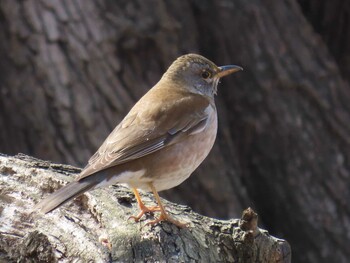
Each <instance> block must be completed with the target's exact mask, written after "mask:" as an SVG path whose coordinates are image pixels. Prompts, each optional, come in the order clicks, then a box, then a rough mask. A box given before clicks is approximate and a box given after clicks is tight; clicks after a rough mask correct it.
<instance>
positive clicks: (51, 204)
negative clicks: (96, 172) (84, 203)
mask: <svg viewBox="0 0 350 263" xmlns="http://www.w3.org/2000/svg"><path fill="white" fill-rule="evenodd" d="M96 184H97V182H94V181H90V180H89V181H73V182H71V183H69V184H67V185H65V186H63V187H62V188H61V189H59V190H57V191H56V192H54V193H52V194H51V195H49V196H48V197H47V198H45V199H44V200H42V201H40V202H39V203H38V204H36V205H35V207H34V209H35V210H40V211H41V212H43V213H45V214H46V213H48V212H50V211H52V210H54V209H56V208H57V207H59V206H61V205H62V204H64V203H65V202H68V201H69V200H71V199H73V198H74V197H77V196H78V195H80V194H82V193H84V192H86V191H88V190H90V189H91V188H93V187H94V186H95V185H96Z"/></svg>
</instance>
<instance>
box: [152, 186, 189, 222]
mask: <svg viewBox="0 0 350 263" xmlns="http://www.w3.org/2000/svg"><path fill="white" fill-rule="evenodd" d="M149 187H150V188H151V189H152V192H153V195H154V197H155V198H156V200H157V203H158V209H159V210H160V216H159V218H158V219H155V220H153V221H150V222H148V223H147V224H146V225H155V224H157V223H159V222H161V221H169V222H171V223H172V224H174V225H176V226H178V227H180V228H185V227H187V226H188V224H185V223H182V222H180V221H177V220H175V219H174V218H172V217H170V216H169V214H168V213H167V212H166V211H165V209H164V206H163V204H162V202H161V201H160V197H159V195H158V192H157V190H156V189H155V188H154V186H153V184H152V183H150V184H149Z"/></svg>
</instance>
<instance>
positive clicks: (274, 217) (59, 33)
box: [0, 0, 350, 263]
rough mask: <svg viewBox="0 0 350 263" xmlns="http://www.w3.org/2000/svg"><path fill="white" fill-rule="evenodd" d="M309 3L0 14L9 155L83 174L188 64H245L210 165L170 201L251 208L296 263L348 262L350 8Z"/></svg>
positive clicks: (54, 5)
mask: <svg viewBox="0 0 350 263" xmlns="http://www.w3.org/2000/svg"><path fill="white" fill-rule="evenodd" d="M299 2H300V3H301V6H299V5H298V2H297V1H296V0H286V1H272V0H266V1H259V0H251V1H245V0H235V1H224V0H220V1H214V0H200V1H199V0H191V1H160V0H159V1H156V0H154V1H143V0H139V1H107V0H91V1H82V0H71V1H68V0H65V1H62V0H27V1H19V0H14V1H0V38H1V39H2V41H0V94H1V95H0V126H1V127H2V129H1V130H0V151H1V152H5V153H12V154H14V153H17V152H25V153H28V154H31V155H34V156H36V157H41V158H44V159H48V160H54V161H57V162H62V163H70V164H79V165H83V164H84V163H85V162H86V160H87V159H88V157H89V156H90V155H91V154H92V153H93V152H94V151H95V150H96V148H97V147H98V146H99V145H100V144H101V142H102V141H103V139H104V138H105V136H106V135H107V134H108V133H109V132H110V131H111V130H112V128H113V127H114V126H115V125H116V124H117V123H118V121H120V120H121V118H122V117H123V116H124V115H125V113H126V112H127V111H128V109H129V108H130V107H131V105H132V104H133V103H134V102H135V101H136V100H137V99H138V98H139V97H140V96H141V95H142V94H143V93H144V92H146V91H147V89H148V88H150V87H151V86H152V85H153V84H154V83H155V82H156V81H157V80H158V79H159V78H160V76H161V74H162V72H164V71H165V69H166V67H167V66H168V65H169V64H170V63H171V61H172V60H173V59H175V58H176V57H177V56H178V55H181V54H184V53H188V52H197V53H201V54H203V55H205V56H207V57H208V58H210V59H212V60H213V61H215V62H216V63H218V64H227V63H235V64H238V65H241V66H243V67H244V69H245V71H244V72H243V73H241V74H237V75H235V76H232V77H229V78H227V79H225V80H223V83H222V84H221V86H220V87H219V96H218V98H217V104H218V109H219V126H220V129H219V133H218V139H217V142H216V145H215V147H214V149H213V152H212V154H211V155H210V156H209V158H208V159H207V161H206V163H205V164H204V165H203V166H201V168H200V169H198V171H197V172H196V174H195V175H193V176H192V177H191V178H190V179H189V180H188V181H186V182H185V183H184V184H182V185H181V186H180V187H178V188H176V189H174V190H172V191H169V192H166V193H164V196H166V197H167V198H169V199H171V200H173V201H176V202H179V203H184V204H188V205H190V206H191V207H193V208H194V210H195V211H198V212H201V213H204V214H206V215H209V216H215V217H217V218H232V217H238V216H239V214H240V213H241V211H242V210H243V208H244V207H247V206H252V207H253V208H254V209H255V210H256V211H257V212H258V213H259V215H260V217H261V220H262V222H263V223H264V224H265V226H266V227H267V228H268V229H270V230H272V232H273V233H274V234H277V235H279V236H282V237H284V238H286V239H287V240H288V241H290V243H291V245H292V247H293V251H294V252H295V253H294V255H295V257H294V258H295V260H296V262H312V263H316V262H317V263H319V262H347V261H348V258H350V250H349V249H348V245H347V244H349V243H350V236H349V235H348V233H350V203H349V202H348V200H350V190H349V189H350V180H349V177H350V174H349V171H350V167H349V158H350V152H349V149H350V147H349V144H350V140H349V138H350V125H349V123H350V104H349V103H348V101H349V100H350V94H349V92H350V89H349V83H348V81H349V78H348V76H349V66H348V65H349V62H348V61H349V60H348V56H349V55H348V53H349V45H348V39H349V36H350V34H349V27H348V26H347V25H348V24H349V20H348V17H349V15H348V14H349V11H348V10H349V4H347V1H345V0H344V1H341V0H337V1H333V2H331V1H313V0H299ZM321 2H322V3H321ZM301 7H302V8H303V9H302V8H301ZM316 9H317V10H316ZM303 11H304V13H303ZM304 14H306V15H307V17H308V18H309V20H307V19H305V16H304ZM332 18H333V20H332ZM331 20H332V21H333V22H334V25H333V26H332V25H331V24H330V22H329V21H331ZM309 21H311V22H312V23H310V22H309ZM317 25H322V27H318V26H317ZM313 26H314V27H313ZM314 28H316V31H315V30H314ZM320 28H321V29H320ZM334 28H336V29H337V30H333V29H334ZM315 32H319V33H320V34H321V36H320V35H317V34H316V33H315ZM335 39H336V41H335ZM333 40H334V41H333ZM341 76H345V77H344V79H343V78H342V77H341ZM334 251H337V253H334Z"/></svg>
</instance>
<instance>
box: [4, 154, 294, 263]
mask: <svg viewBox="0 0 350 263" xmlns="http://www.w3.org/2000/svg"><path fill="white" fill-rule="evenodd" d="M78 171H79V169H77V168H74V167H71V166H65V165H57V164H53V163H49V162H43V161H40V160H38V159H32V158H30V157H28V156H17V157H5V156H0V186H1V188H0V189H1V190H0V222H1V224H0V261H2V260H4V261H6V262H57V261H59V262H72V261H79V262H244V263H249V262H252V263H253V262H261V263H264V262H266V263H267V262H270V263H272V262H279V263H283V262H285V263H289V262H291V260H290V259H291V253H290V247H289V245H288V243H287V242H286V241H284V240H282V239H278V238H275V237H272V236H270V235H269V234H268V232H267V231H265V230H262V229H259V228H258V227H257V221H258V219H257V215H256V214H255V213H254V211H252V210H251V209H247V210H245V211H244V213H243V216H242V219H241V220H238V219H232V220H228V221H223V220H221V221H220V220H215V219H211V218H208V217H203V216H201V215H199V214H196V213H194V212H192V211H191V209H189V208H188V207H185V206H179V205H174V204H172V203H169V202H165V203H166V206H167V209H168V210H170V211H171V213H173V214H175V216H176V217H177V218H178V219H179V220H182V221H186V222H190V226H189V227H188V228H186V229H179V228H177V227H175V226H174V225H171V224H169V223H166V222H165V223H164V222H163V223H161V224H160V225H158V226H154V227H150V226H143V225H144V224H145V222H144V221H141V222H140V223H134V222H133V221H132V220H129V221H128V217H129V216H130V215H134V214H136V213H137V210H138V208H137V203H136V201H135V199H134V196H133V195H132V194H131V191H130V190H129V189H127V188H125V187H122V186H116V187H111V188H107V189H101V190H95V191H92V192H91V193H87V194H85V195H83V196H81V197H80V198H77V199H78V200H76V201H74V202H71V203H69V204H68V205H66V206H64V207H63V208H60V209H58V210H55V211H54V212H52V213H49V214H47V215H43V214H39V213H37V212H36V211H34V212H32V210H31V208H32V207H33V204H34V203H35V202H37V201H38V200H39V199H40V198H41V197H42V195H43V192H45V193H46V194H47V192H51V191H53V190H54V189H56V188H57V187H58V186H59V185H61V184H62V183H64V182H66V181H67V180H71V178H69V176H68V175H70V174H71V173H72V172H78ZM38 186H39V187H38ZM143 198H144V200H146V203H150V202H151V200H150V195H149V194H143Z"/></svg>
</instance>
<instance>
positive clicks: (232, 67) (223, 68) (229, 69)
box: [216, 65, 243, 78]
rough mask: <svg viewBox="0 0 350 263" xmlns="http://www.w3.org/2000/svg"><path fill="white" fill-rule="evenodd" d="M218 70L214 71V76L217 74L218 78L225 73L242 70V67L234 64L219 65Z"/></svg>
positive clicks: (225, 74)
mask: <svg viewBox="0 0 350 263" xmlns="http://www.w3.org/2000/svg"><path fill="white" fill-rule="evenodd" d="M219 70H220V71H219V72H218V73H216V76H218V77H219V78H222V77H225V76H227V75H230V74H232V73H235V72H237V71H241V70H243V68H242V67H240V66H236V65H227V66H221V67H219Z"/></svg>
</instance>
